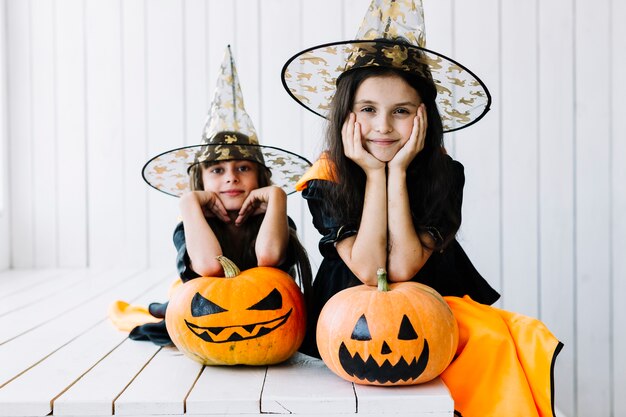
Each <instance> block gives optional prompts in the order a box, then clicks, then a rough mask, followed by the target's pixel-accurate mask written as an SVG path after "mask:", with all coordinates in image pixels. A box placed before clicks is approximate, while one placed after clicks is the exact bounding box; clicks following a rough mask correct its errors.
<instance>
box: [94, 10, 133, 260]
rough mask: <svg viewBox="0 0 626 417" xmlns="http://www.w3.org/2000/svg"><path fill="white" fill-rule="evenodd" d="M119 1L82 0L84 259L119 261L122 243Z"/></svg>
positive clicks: (122, 186) (122, 177)
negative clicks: (85, 169) (83, 29)
mask: <svg viewBox="0 0 626 417" xmlns="http://www.w3.org/2000/svg"><path fill="white" fill-rule="evenodd" d="M120 16H121V3H119V2H101V1H98V0H86V1H85V37H86V43H85V46H86V54H85V59H86V71H87V77H86V89H87V100H86V106H87V201H88V209H87V215H88V217H87V218H88V222H89V228H88V245H89V252H88V254H89V255H88V256H89V264H90V265H94V266H105V265H110V264H111V262H116V263H118V262H120V257H121V255H122V253H123V252H122V251H121V248H123V242H124V240H123V239H124V220H123V219H124V215H125V210H124V199H123V191H124V168H123V161H124V144H123V142H122V71H121V70H122V65H121V59H120V58H121V56H122V53H121V45H122V43H121V36H122V32H121V21H120Z"/></svg>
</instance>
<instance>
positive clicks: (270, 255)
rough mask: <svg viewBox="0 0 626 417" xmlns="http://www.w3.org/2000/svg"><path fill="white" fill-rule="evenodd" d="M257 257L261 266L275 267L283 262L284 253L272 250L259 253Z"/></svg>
mask: <svg viewBox="0 0 626 417" xmlns="http://www.w3.org/2000/svg"><path fill="white" fill-rule="evenodd" d="M256 259H257V264H258V265H259V266H271V267H274V266H278V265H280V264H281V263H282V262H283V256H282V253H279V252H272V251H264V252H262V253H257V256H256Z"/></svg>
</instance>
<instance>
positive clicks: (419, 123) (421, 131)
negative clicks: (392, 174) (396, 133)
mask: <svg viewBox="0 0 626 417" xmlns="http://www.w3.org/2000/svg"><path fill="white" fill-rule="evenodd" d="M427 128H428V122H427V120H426V107H425V106H424V104H421V105H420V107H419V108H418V109H417V115H416V116H415V118H414V119H413V129H412V130H411V136H409V140H408V141H407V142H406V143H405V144H404V145H403V146H402V148H400V150H399V151H398V153H397V154H395V156H394V157H393V159H392V160H391V161H389V168H400V169H402V170H406V169H407V167H408V166H409V164H410V163H411V161H413V159H415V157H416V156H417V154H418V153H420V152H421V151H422V149H424V142H425V140H426V129H427Z"/></svg>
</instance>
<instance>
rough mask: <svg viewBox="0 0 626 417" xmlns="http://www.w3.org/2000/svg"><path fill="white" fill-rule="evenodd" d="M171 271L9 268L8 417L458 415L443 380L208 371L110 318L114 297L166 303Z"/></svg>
mask: <svg viewBox="0 0 626 417" xmlns="http://www.w3.org/2000/svg"><path fill="white" fill-rule="evenodd" d="M173 277H174V273H173V271H167V270H163V269H160V270H141V271H140V270H120V269H110V270H92V269H90V270H32V271H27V270H11V271H4V272H0V416H45V415H55V416H56V415H59V416H61V415H64V416H104V415H125V416H137V417H138V416H156V415H174V416H183V415H194V416H203V415H204V416H232V415H246V416H260V415H265V414H297V415H299V416H303V417H307V416H308V417H312V416H321V415H323V416H329V417H333V416H335V417H337V416H345V415H346V414H355V413H358V414H362V415H370V416H373V415H389V416H417V417H426V416H428V417H443V416H448V417H449V416H452V415H453V402H452V399H451V397H450V395H449V392H448V390H447V388H446V387H445V385H444V384H443V383H442V382H441V381H440V380H439V379H437V380H435V381H432V382H430V383H428V384H423V385H417V386H410V387H396V388H380V387H367V386H359V385H354V384H351V383H349V382H346V381H343V380H342V379H340V378H338V377H337V376H335V375H334V374H333V373H331V371H330V370H328V368H326V366H325V365H324V364H323V362H321V361H320V360H317V359H314V358H311V357H308V356H305V355H302V354H296V355H295V356H294V357H292V358H291V359H290V360H289V361H287V362H285V363H283V364H280V365H275V366H269V367H267V366H261V367H245V366H235V367H203V366H201V365H200V364H197V363H196V362H193V361H192V360H190V359H188V358H186V357H185V356H183V355H182V354H180V353H179V352H178V351H177V350H176V349H175V348H159V347H158V346H154V345H152V344H151V343H147V342H134V341H131V340H129V339H128V338H127V337H126V334H125V333H122V332H119V331H117V330H116V329H115V328H114V327H113V326H112V325H111V324H110V323H109V321H108V320H107V318H106V311H107V307H108V306H109V304H110V303H111V302H112V301H114V300H118V299H121V300H126V301H129V302H132V303H140V304H147V303H149V302H151V301H164V300H165V298H166V294H167V288H168V287H169V284H170V282H171V281H172V279H173Z"/></svg>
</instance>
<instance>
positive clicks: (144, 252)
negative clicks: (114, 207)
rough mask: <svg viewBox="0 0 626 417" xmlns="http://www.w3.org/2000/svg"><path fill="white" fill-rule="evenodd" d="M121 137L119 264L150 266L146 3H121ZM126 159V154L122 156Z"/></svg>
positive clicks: (130, 0)
mask: <svg viewBox="0 0 626 417" xmlns="http://www.w3.org/2000/svg"><path fill="white" fill-rule="evenodd" d="M120 20H121V23H120V26H121V51H120V57H121V58H120V59H121V71H122V73H121V77H122V78H121V90H122V102H121V106H122V107H121V117H122V120H121V123H122V128H121V135H122V141H123V144H124V146H123V152H124V153H123V158H124V159H123V169H124V184H123V189H122V190H121V191H122V199H123V201H124V210H125V213H124V216H123V222H124V223H123V225H122V224H120V225H119V226H118V227H121V228H122V233H123V238H122V239H123V241H122V242H118V243H119V245H120V248H121V249H122V253H121V254H120V257H119V258H118V265H123V266H132V265H134V266H147V265H148V262H149V260H148V248H149V245H148V244H147V242H146V240H147V239H146V236H148V218H147V209H148V206H147V201H148V193H149V192H150V190H149V189H148V187H146V185H145V183H144V182H143V180H142V178H141V176H140V172H141V168H142V167H143V164H144V163H145V162H146V158H147V152H146V150H147V146H148V133H147V126H146V118H147V106H148V103H147V99H146V97H147V95H146V94H147V93H146V67H147V64H146V47H145V45H146V10H145V2H144V1H143V0H128V1H123V2H121V10H120ZM120 156H122V155H120Z"/></svg>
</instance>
